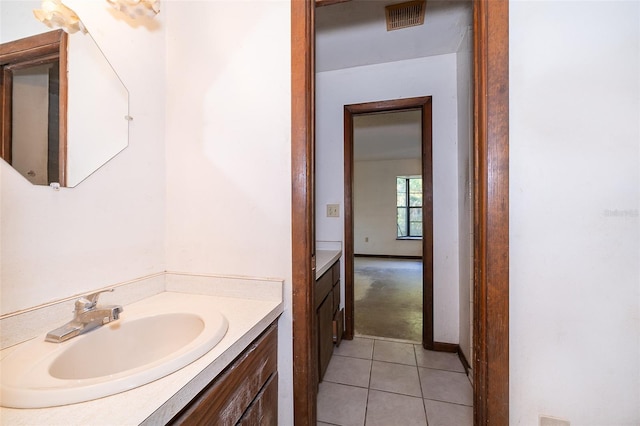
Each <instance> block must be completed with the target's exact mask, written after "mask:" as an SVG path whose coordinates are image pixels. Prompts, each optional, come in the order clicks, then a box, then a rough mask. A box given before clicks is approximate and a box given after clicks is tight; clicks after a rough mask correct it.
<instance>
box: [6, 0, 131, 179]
mask: <svg viewBox="0 0 640 426" xmlns="http://www.w3.org/2000/svg"><path fill="white" fill-rule="evenodd" d="M37 7H39V2H37V1H36V2H32V1H24V0H20V1H11V0H10V1H7V0H2V1H0V12H1V13H0V16H1V17H0V19H1V21H0V28H1V29H2V30H1V33H0V42H1V43H0V66H1V67H2V73H1V74H0V83H1V84H0V99H1V100H2V102H1V104H0V118H1V122H2V129H1V132H0V137H1V138H2V143H1V145H0V154H1V155H0V156H1V157H2V158H3V160H4V161H5V162H6V163H8V164H10V165H11V166H12V167H13V168H14V169H15V170H16V171H18V172H19V173H20V174H21V175H22V176H24V177H25V179H27V180H29V181H30V182H31V183H32V184H34V185H49V184H52V183H54V184H59V185H60V186H63V187H74V186H76V185H78V184H79V183H80V182H82V181H83V180H85V179H86V178H87V177H88V176H89V175H91V174H92V173H93V172H95V171H96V170H98V169H99V168H100V167H101V166H102V165H104V164H105V163H106V162H107V161H109V160H110V159H111V158H113V157H114V156H115V155H117V154H118V153H119V152H121V151H122V150H123V149H125V148H126V146H127V145H128V133H129V121H128V120H129V93H128V91H127V89H126V87H125V86H124V84H123V83H122V81H121V80H120V78H119V77H118V75H117V74H116V72H115V70H114V69H113V68H112V67H111V65H110V63H109V61H108V60H107V59H106V57H105V56H104V55H103V53H102V51H101V50H100V48H99V47H98V45H97V44H96V43H95V41H94V40H93V38H92V37H91V36H90V35H89V34H83V33H75V34H71V35H68V34H66V33H64V32H62V31H60V30H57V31H42V29H45V28H43V27H44V26H43V25H42V24H41V23H40V22H38V21H36V20H35V18H33V12H32V10H33V9H34V8H37ZM27 18H28V19H27ZM31 21H33V22H31ZM36 28H37V31H34V30H35V29H36ZM34 32H35V33H34ZM31 33H34V34H31Z"/></svg>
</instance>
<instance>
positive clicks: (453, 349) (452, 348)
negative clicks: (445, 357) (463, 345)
mask: <svg viewBox="0 0 640 426" xmlns="http://www.w3.org/2000/svg"><path fill="white" fill-rule="evenodd" d="M433 350H434V351H437V352H450V353H454V354H455V353H457V352H458V351H459V350H460V346H458V344H456V343H442V342H433Z"/></svg>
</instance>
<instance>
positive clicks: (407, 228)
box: [396, 176, 422, 239]
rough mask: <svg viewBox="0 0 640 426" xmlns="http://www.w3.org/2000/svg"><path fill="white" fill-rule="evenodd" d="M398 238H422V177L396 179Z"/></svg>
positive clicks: (399, 177) (400, 177)
mask: <svg viewBox="0 0 640 426" xmlns="http://www.w3.org/2000/svg"><path fill="white" fill-rule="evenodd" d="M396 209H397V214H396V223H397V237H398V238H400V239H402V238H407V239H410V238H422V176H398V177H397V178H396Z"/></svg>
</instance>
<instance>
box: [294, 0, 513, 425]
mask: <svg viewBox="0 0 640 426" xmlns="http://www.w3.org/2000/svg"><path fill="white" fill-rule="evenodd" d="M327 1H328V0H325V2H327ZM319 2H320V1H319ZM319 2H318V3H319ZM315 3H316V2H307V1H304V2H303V1H292V2H291V66H292V70H291V76H292V78H291V100H292V105H291V115H292V116H291V141H292V146H291V156H292V163H291V169H292V206H293V207H292V265H293V267H292V310H293V314H292V316H293V355H294V365H293V374H294V377H293V388H294V394H295V395H296V398H295V401H294V419H295V424H297V425H305V424H315V423H316V419H317V415H316V396H317V389H316V386H314V385H313V383H314V371H315V369H314V368H313V367H314V366H315V365H316V363H317V354H316V353H315V351H314V345H313V336H314V334H313V332H314V326H315V323H314V321H315V320H314V315H313V314H314V307H315V305H314V302H315V300H314V292H313V283H314V279H315V278H314V273H313V271H314V267H315V261H314V260H315V256H314V247H315V239H314V231H313V215H314V211H315V206H314V193H313V172H314V168H313V164H314V161H313V160H314V148H315V147H314V143H315V142H314V131H315V121H314V108H315V107H314V105H315V47H314V46H315V41H314V37H315V36H314V33H315V29H314V25H315V24H314V23H315V21H314V16H315V7H316V4H315ZM473 32H474V46H473V52H474V64H473V65H474V82H475V85H474V96H473V98H474V102H473V110H474V114H473V115H474V131H473V139H474V142H473V145H474V154H475V155H474V175H473V180H474V187H475V188H476V191H475V193H474V206H475V209H474V211H475V217H474V231H475V232H474V276H475V280H474V282H475V289H474V296H473V302H474V333H473V341H474V344H473V346H474V354H475V356H474V360H473V364H474V368H473V369H474V371H475V377H474V392H473V394H474V395H473V396H474V404H473V406H474V424H478V425H480V424H492V425H507V424H509V179H508V175H509V150H508V148H509V119H508V117H509V90H508V89H509V67H508V64H509V2H508V1H507V0H500V1H491V0H478V1H475V2H473Z"/></svg>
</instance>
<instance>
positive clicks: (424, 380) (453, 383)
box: [418, 367, 473, 405]
mask: <svg viewBox="0 0 640 426" xmlns="http://www.w3.org/2000/svg"><path fill="white" fill-rule="evenodd" d="M418 370H419V371H420V382H421V385H422V395H423V397H424V398H426V399H433V400H436V401H443V402H452V403H455V404H463V405H473V389H472V388H471V383H470V382H469V378H468V377H467V375H466V374H464V373H456V372H453V371H443V370H434V369H431V368H422V367H419V368H418Z"/></svg>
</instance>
